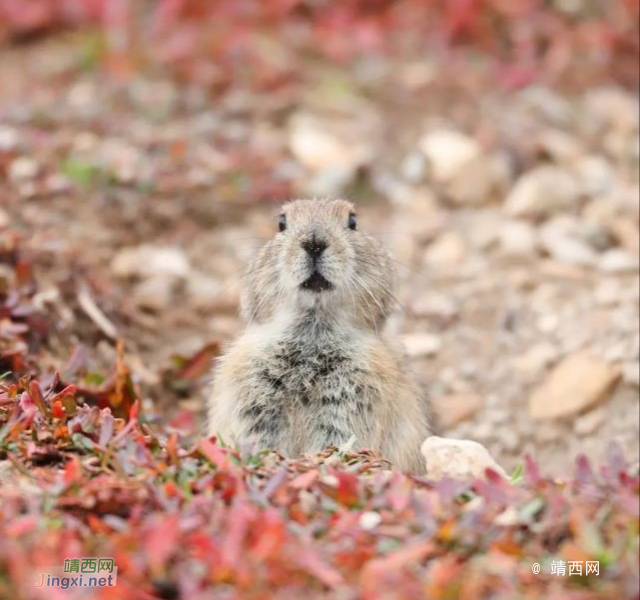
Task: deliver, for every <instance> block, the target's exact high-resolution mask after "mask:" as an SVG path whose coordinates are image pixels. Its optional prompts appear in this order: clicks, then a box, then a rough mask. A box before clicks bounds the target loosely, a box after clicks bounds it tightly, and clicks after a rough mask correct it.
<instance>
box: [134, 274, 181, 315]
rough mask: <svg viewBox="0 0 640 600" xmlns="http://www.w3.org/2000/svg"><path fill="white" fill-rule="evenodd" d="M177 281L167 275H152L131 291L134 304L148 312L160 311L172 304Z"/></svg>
mask: <svg viewBox="0 0 640 600" xmlns="http://www.w3.org/2000/svg"><path fill="white" fill-rule="evenodd" d="M176 284H177V281H176V279H175V278H174V277H171V276H167V275H153V276H152V277H150V278H149V279H145V280H144V281H142V282H141V283H139V284H138V285H136V286H135V287H134V289H133V299H134V301H135V303H136V304H137V305H138V306H139V307H141V308H146V309H148V310H150V311H161V310H164V309H166V308H168V307H169V306H170V305H171V303H172V302H173V295H174V292H175V289H176Z"/></svg>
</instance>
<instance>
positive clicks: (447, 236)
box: [425, 231, 466, 267]
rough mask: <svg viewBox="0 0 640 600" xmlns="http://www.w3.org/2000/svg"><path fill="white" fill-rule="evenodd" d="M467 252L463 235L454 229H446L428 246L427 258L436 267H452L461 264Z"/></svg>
mask: <svg viewBox="0 0 640 600" xmlns="http://www.w3.org/2000/svg"><path fill="white" fill-rule="evenodd" d="M465 254H466V247H465V243H464V240H463V239H462V237H461V236H460V235H459V234H458V233H456V232H454V231H446V232H444V233H442V234H441V235H439V236H438V237H437V238H436V240H435V241H434V242H433V243H432V244H431V245H430V246H429V247H428V248H427V250H426V252H425V259H426V261H427V263H428V264H429V265H431V266H434V267H451V266H453V265H458V264H460V263H461V262H462V261H463V260H464V258H465Z"/></svg>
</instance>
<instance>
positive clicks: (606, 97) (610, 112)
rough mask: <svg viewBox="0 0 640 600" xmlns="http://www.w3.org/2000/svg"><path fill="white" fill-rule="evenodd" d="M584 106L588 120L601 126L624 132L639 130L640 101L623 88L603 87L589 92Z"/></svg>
mask: <svg viewBox="0 0 640 600" xmlns="http://www.w3.org/2000/svg"><path fill="white" fill-rule="evenodd" d="M584 104H585V108H586V110H587V112H588V113H589V115H588V118H589V119H590V120H595V121H599V122H600V123H599V124H600V125H606V126H610V127H614V128H615V129H617V130H619V131H622V132H629V133H633V132H636V133H637V130H638V121H639V117H638V101H637V99H636V98H634V96H633V95H632V94H629V93H628V92H626V91H624V90H623V89H621V88H615V87H602V88H597V89H592V90H590V91H589V92H587V94H586V96H585V99H584Z"/></svg>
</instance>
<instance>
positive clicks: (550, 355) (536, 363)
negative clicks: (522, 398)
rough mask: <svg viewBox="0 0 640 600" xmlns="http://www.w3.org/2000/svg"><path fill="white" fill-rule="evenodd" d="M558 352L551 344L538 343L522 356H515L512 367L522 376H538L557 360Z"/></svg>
mask: <svg viewBox="0 0 640 600" xmlns="http://www.w3.org/2000/svg"><path fill="white" fill-rule="evenodd" d="M559 352H560V351H559V350H558V348H557V346H555V345H554V344H552V343H551V342H539V343H538V344H535V345H534V346H532V347H531V348H529V349H528V350H527V351H526V352H525V353H524V354H521V355H519V356H517V357H516V358H515V359H514V361H513V366H514V368H515V369H516V370H517V371H519V372H520V373H522V374H523V375H528V376H539V375H540V374H541V373H542V372H543V371H544V369H546V368H547V367H548V366H549V365H550V364H552V363H553V362H554V361H555V360H556V359H557V358H558V354H559Z"/></svg>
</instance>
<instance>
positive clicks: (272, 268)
mask: <svg viewBox="0 0 640 600" xmlns="http://www.w3.org/2000/svg"><path fill="white" fill-rule="evenodd" d="M394 284H395V269H394V267H393V261H392V260H391V258H390V256H389V254H388V253H387V252H386V250H385V249H384V248H383V247H382V245H381V244H380V243H379V242H378V241H377V240H376V239H374V238H373V237H371V236H368V235H367V234H365V233H363V232H361V231H360V227H359V225H358V218H357V216H356V212H355V207H354V206H353V204H351V203H350V202H347V201H344V200H295V201H292V202H289V203H287V204H285V205H284V206H283V208H282V212H281V214H280V216H279V220H278V227H277V229H276V231H275V233H274V237H273V239H271V240H270V241H269V242H268V243H267V244H266V245H265V246H264V247H263V248H262V250H261V251H260V252H259V254H258V255H257V257H256V258H255V260H254V261H253V262H252V264H251V265H250V267H249V269H248V271H247V273H246V276H245V283H244V289H243V293H242V299H241V300H242V313H243V315H244V317H245V319H246V322H247V323H246V328H245V330H244V332H243V333H242V334H241V335H240V336H239V338H238V339H236V340H235V341H234V342H233V343H232V344H231V345H230V346H229V347H228V348H227V350H226V351H225V352H224V354H223V355H222V356H221V357H220V358H219V359H218V362H217V365H216V367H215V371H214V384H213V389H212V392H211V395H210V398H209V406H208V432H209V434H210V435H218V436H220V437H221V438H222V439H223V440H224V441H225V442H232V443H238V442H242V441H245V440H249V439H253V440H255V441H256V442H257V444H258V446H259V447H261V448H270V449H275V450H277V451H279V452H281V453H282V454H284V455H286V456H292V457H293V456H296V455H299V454H300V453H313V452H318V451H320V450H322V449H324V448H325V447H327V446H330V445H336V446H340V445H342V444H345V443H346V442H348V441H349V440H350V439H351V438H352V436H355V440H356V441H355V447H356V448H368V449H371V450H374V451H375V452H376V453H378V454H379V455H381V456H382V457H383V458H385V459H388V460H390V461H391V462H392V463H393V464H394V465H395V466H396V467H398V468H400V469H403V470H407V471H411V472H416V473H418V472H422V471H423V470H424V459H423V458H422V456H421V454H420V445H421V443H422V442H423V441H424V439H425V438H426V437H427V436H428V435H429V434H430V433H431V426H430V422H429V410H428V403H427V401H426V398H425V396H424V394H423V393H422V391H421V389H420V387H419V386H418V385H417V383H416V381H415V380H414V379H413V378H412V377H411V375H410V373H409V371H408V369H407V366H406V362H405V359H404V356H403V353H402V349H401V347H400V345H399V344H398V343H397V341H396V340H394V339H392V338H391V337H389V336H387V335H386V334H385V333H384V331H383V328H384V324H385V321H386V319H387V317H388V316H389V314H390V312H391V310H392V308H393V305H394V295H393V289H394Z"/></svg>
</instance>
